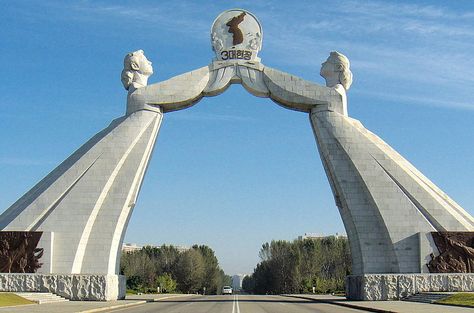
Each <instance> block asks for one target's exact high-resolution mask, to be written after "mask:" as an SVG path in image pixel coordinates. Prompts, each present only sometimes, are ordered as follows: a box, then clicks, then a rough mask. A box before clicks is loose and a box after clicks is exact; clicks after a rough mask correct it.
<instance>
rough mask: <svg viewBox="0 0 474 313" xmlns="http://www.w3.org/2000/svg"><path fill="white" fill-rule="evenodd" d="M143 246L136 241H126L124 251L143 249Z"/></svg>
mask: <svg viewBox="0 0 474 313" xmlns="http://www.w3.org/2000/svg"><path fill="white" fill-rule="evenodd" d="M142 248H143V247H142V246H138V245H137V244H136V243H124V244H123V245H122V252H125V253H132V252H135V251H138V250H141V249H142Z"/></svg>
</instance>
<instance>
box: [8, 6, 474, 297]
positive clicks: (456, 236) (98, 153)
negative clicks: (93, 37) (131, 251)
mask: <svg viewBox="0 0 474 313" xmlns="http://www.w3.org/2000/svg"><path fill="white" fill-rule="evenodd" d="M262 39H263V31H262V27H261V25H260V23H259V22H258V20H257V18H256V17H255V16H254V15H253V14H252V13H250V12H248V11H245V10H241V9H234V10H228V11H225V12H223V13H221V14H220V15H219V16H218V17H217V19H216V20H215V21H214V23H213V25H212V28H211V43H212V49H213V51H214V52H215V58H214V59H213V61H212V62H211V63H210V64H209V65H207V66H204V67H202V68H199V69H196V70H193V71H191V72H188V73H185V74H182V75H179V76H176V77H173V78H171V79H169V80H166V81H163V82H159V83H155V84H150V85H148V78H149V76H150V75H151V74H152V73H153V67H152V64H151V62H149V61H148V60H147V58H146V57H145V55H144V53H143V51H141V50H138V51H135V52H132V53H129V54H127V55H126V57H125V60H124V70H123V71H122V83H123V84H124V87H125V88H126V89H127V91H128V95H127V109H126V114H125V115H124V116H122V117H120V118H118V119H116V120H114V121H112V122H111V124H110V125H109V126H108V127H107V128H105V129H103V130H102V131H100V132H99V133H97V134H96V135H95V136H93V137H92V138H91V139H90V140H89V141H87V142H86V143H85V144H84V145H83V146H81V147H80V148H79V149H78V150H76V151H75V152H74V153H73V154H72V155H71V156H70V157H69V158H67V159H66V160H65V161H64V162H62V163H61V164H60V165H59V166H58V167H57V168H55V169H54V170H53V171H52V172H51V173H49V174H48V175H47V176H46V177H45V178H44V179H42V180H41V181H40V182H39V183H38V184H37V185H35V186H34V187H33V188H32V189H31V190H29V191H28V192H27V193H26V194H25V195H24V196H22V197H21V198H20V199H18V200H17V201H16V202H15V203H14V204H13V205H12V206H10V207H9V208H8V209H7V210H6V211H5V212H3V213H2V215H0V229H1V230H2V232H1V235H2V236H3V237H2V238H7V239H5V240H6V241H5V242H7V241H8V240H10V245H9V246H8V247H9V248H8V247H7V246H5V245H3V244H2V249H4V250H5V251H7V252H8V251H10V253H12V249H13V250H14V248H15V247H16V248H15V249H16V250H18V249H20V248H21V251H22V254H21V253H20V254H18V253H17V254H16V255H15V257H10V258H9V259H8V260H9V263H8V264H9V266H8V267H7V268H5V269H4V270H3V271H4V272H7V273H3V274H0V290H6V291H26V290H29V291H52V292H55V293H58V294H61V295H63V296H66V297H68V298H70V299H77V300H80V299H88V300H111V299H118V298H123V297H124V295H125V279H124V277H123V276H120V275H118V274H119V265H120V264H119V262H120V253H121V246H122V242H123V237H124V235H125V231H126V228H127V224H128V221H129V219H130V216H131V214H132V211H133V208H134V206H135V203H136V200H137V197H138V194H139V191H140V186H141V183H142V181H143V177H144V175H145V172H146V169H147V166H148V163H149V161H150V157H151V155H152V152H153V149H154V145H155V140H156V138H157V136H158V132H159V129H160V126H161V121H162V119H163V116H164V115H166V113H167V112H171V111H176V110H182V109H185V108H187V107H190V106H192V105H194V104H196V103H197V102H198V101H199V100H200V99H202V98H203V97H212V96H217V95H219V94H221V93H223V92H224V91H225V90H226V89H227V88H228V87H229V85H230V84H241V85H242V86H243V87H244V88H245V89H246V90H247V91H248V92H250V93H251V94H253V95H254V96H257V97H263V98H269V99H271V100H272V101H274V102H276V103H277V104H279V105H281V106H282V107H284V108H287V109H290V110H296V111H300V112H302V114H307V115H308V117H309V122H310V125H311V127H312V129H313V132H314V136H315V138H316V142H317V146H318V150H319V154H320V157H321V160H322V163H323V166H324V169H325V171H326V174H327V177H328V180H329V184H330V186H331V189H332V192H333V195H334V199H335V203H336V206H337V207H338V209H339V211H340V214H341V217H342V220H343V223H344V226H345V228H346V232H347V235H348V239H349V243H350V248H351V254H352V263H353V265H352V266H353V267H352V269H353V273H352V275H350V276H348V278H347V282H346V286H347V294H348V297H350V298H352V299H365V300H385V299H398V298H401V297H404V296H407V295H409V294H413V293H416V292H420V291H450V290H466V291H474V274H472V273H473V272H474V235H473V234H474V233H473V231H474V218H473V217H472V216H471V215H470V214H469V213H467V212H466V211H465V210H464V209H463V208H462V207H460V206H459V205H458V204H457V203H456V202H455V201H453V200H452V199H451V198H449V197H448V196H447V195H446V194H445V193H443V192H442V191H441V190H440V189H439V188H438V187H436V186H435V185H434V184H433V183H432V182H431V181H430V180H429V179H428V178H426V177H425V176H424V175H423V174H422V173H420V172H419V171H418V170H417V169H416V168H415V167H414V166H413V165H411V164H410V163H409V162H408V161H407V160H406V159H404V158H403V157H402V156H401V155H400V154H399V153H397V152H396V151H395V150H394V149H392V148H391V147H390V146H389V145H388V144H387V143H385V142H384V141H383V140H382V139H380V138H379V137H378V136H377V135H375V134H374V133H372V132H370V131H369V130H368V129H366V128H365V127H364V126H363V125H362V123H361V122H360V121H358V120H356V119H353V118H351V117H349V116H348V113H347V105H348V100H347V96H346V93H347V90H348V89H349V87H350V85H351V83H352V73H351V72H350V63H349V60H348V59H347V57H345V56H344V55H342V54H341V53H338V52H335V51H334V52H331V53H330V55H329V57H328V59H327V60H326V61H325V62H324V63H323V64H322V68H321V72H320V74H321V76H323V77H324V78H325V80H326V86H321V85H318V84H316V83H314V82H311V81H307V80H304V79H301V78H299V77H296V76H294V75H291V74H288V73H285V72H282V71H279V70H277V69H273V68H270V67H267V66H265V65H264V64H263V63H262V62H261V60H260V58H259V57H258V52H259V51H260V49H261V47H262ZM12 238H13V239H12ZM34 238H36V239H34ZM33 239H34V240H33ZM2 240H3V239H2ZM2 242H3V241H2ZM12 242H15V244H13V243H12ZM19 247H20V248H19ZM9 249H10V250H9ZM27 261H28V262H27ZM30 263H32V264H33V265H31V266H30V265H28V266H30V267H28V266H27V264H30ZM40 263H42V266H40ZM29 268H33V270H31V271H34V270H36V273H26V272H27V270H25V269H29ZM15 271H16V272H20V273H12V272H15Z"/></svg>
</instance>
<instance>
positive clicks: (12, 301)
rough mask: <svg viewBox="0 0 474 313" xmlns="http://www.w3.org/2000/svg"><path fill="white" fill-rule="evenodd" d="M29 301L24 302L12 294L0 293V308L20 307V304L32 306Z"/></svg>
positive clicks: (24, 300)
mask: <svg viewBox="0 0 474 313" xmlns="http://www.w3.org/2000/svg"><path fill="white" fill-rule="evenodd" d="M34 303H35V302H32V301H30V300H26V299H25V298H22V297H20V296H17V295H16V294H14V293H9V292H0V307H2V306H12V305H22V304H34Z"/></svg>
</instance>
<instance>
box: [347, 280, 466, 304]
mask: <svg viewBox="0 0 474 313" xmlns="http://www.w3.org/2000/svg"><path fill="white" fill-rule="evenodd" d="M430 291H441V292H449V291H474V274H472V273H470V274H457V273H454V274H365V275H350V276H347V277H346V296H347V298H348V299H351V300H369V301H379V300H399V299H402V298H405V297H408V296H410V295H413V294H415V293H419V292H430Z"/></svg>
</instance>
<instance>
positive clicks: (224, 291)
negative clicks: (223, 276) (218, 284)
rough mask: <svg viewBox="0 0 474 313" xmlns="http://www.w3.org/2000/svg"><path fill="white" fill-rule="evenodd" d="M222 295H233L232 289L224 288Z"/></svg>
mask: <svg viewBox="0 0 474 313" xmlns="http://www.w3.org/2000/svg"><path fill="white" fill-rule="evenodd" d="M222 294H223V295H231V294H232V287H230V286H224V288H222Z"/></svg>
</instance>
